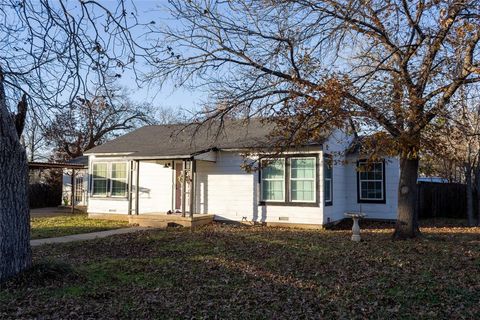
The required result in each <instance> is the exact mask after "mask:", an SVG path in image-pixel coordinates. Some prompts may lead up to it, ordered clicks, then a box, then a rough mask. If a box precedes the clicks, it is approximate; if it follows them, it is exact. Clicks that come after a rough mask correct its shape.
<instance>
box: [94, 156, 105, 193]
mask: <svg viewBox="0 0 480 320" xmlns="http://www.w3.org/2000/svg"><path fill="white" fill-rule="evenodd" d="M107 190H108V163H106V162H101V163H94V164H93V170H92V195H93V196H99V197H106V196H107Z"/></svg>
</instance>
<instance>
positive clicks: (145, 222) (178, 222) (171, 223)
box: [88, 212, 214, 228]
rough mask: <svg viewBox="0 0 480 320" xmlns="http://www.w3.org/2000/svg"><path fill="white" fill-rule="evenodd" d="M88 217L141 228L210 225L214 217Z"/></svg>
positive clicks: (147, 215)
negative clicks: (116, 221)
mask: <svg viewBox="0 0 480 320" xmlns="http://www.w3.org/2000/svg"><path fill="white" fill-rule="evenodd" d="M88 217H89V218H91V219H105V220H123V221H128V222H129V223H130V224H136V225H139V226H141V227H157V228H166V227H175V226H182V227H187V228H191V227H199V226H203V225H206V224H210V223H212V221H213V217H214V215H213V214H194V215H193V217H190V216H189V215H188V213H187V216H185V217H182V215H181V214H180V213H172V214H166V213H164V212H158V213H146V214H139V215H125V214H97V213H89V214H88Z"/></svg>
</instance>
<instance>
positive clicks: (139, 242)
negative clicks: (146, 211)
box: [0, 225, 480, 319]
mask: <svg viewBox="0 0 480 320" xmlns="http://www.w3.org/2000/svg"><path fill="white" fill-rule="evenodd" d="M391 231H392V230H391V229H369V230H365V232H364V233H363V238H364V241H362V242H361V243H353V242H351V241H350V240H349V236H350V232H349V231H347V230H337V231H312V230H310V231H307V230H291V229H278V228H264V227H250V228H249V227H233V226H223V225H215V226H209V227H206V228H202V229H199V230H196V231H194V232H190V231H188V230H181V229H180V230H169V231H151V232H143V233H138V234H129V235H122V236H115V237H110V238H106V239H98V240H94V241H88V242H82V243H70V244H62V245H51V246H43V247H39V248H36V249H34V256H35V261H39V262H40V261H43V259H44V258H48V259H50V260H53V261H55V260H57V261H58V260H59V261H63V262H64V263H67V264H69V265H71V266H73V269H74V270H73V271H74V272H75V276H74V277H72V276H65V277H62V276H60V277H58V278H51V277H49V278H47V280H45V281H42V282H41V285H40V284H36V283H37V282H35V281H33V282H32V283H31V284H30V285H25V282H22V281H11V282H9V283H8V284H7V285H6V286H5V287H4V288H3V290H1V291H0V318H2V319H10V318H11V319H31V318H47V319H48V318H59V319H63V318H75V319H86V318H95V319H97V318H101V319H112V318H137V319H155V318H170V319H178V318H195V319H204V318H229V319H233V318H236V319H262V318H263V319H272V318H275V319H288V318H290V319H295V318H343V319H351V318H354V319H355V318H358V319H387V318H391V319H396V318H402V319H410V318H420V319H422V318H423V319H432V318H438V319H459V318H469V319H475V318H477V319H478V318H479V317H480V229H479V228H464V227H444V228H423V229H422V231H423V234H424V237H423V238H422V239H418V240H409V241H392V240H391V239H390V234H391Z"/></svg>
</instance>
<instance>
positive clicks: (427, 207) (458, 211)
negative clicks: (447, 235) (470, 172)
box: [418, 182, 476, 219]
mask: <svg viewBox="0 0 480 320" xmlns="http://www.w3.org/2000/svg"><path fill="white" fill-rule="evenodd" d="M475 205H476V196H474V210H475ZM474 212H476V211H474ZM418 217H419V218H420V219H425V218H458V219H465V218H466V217H467V193H466V186H465V185H464V184H459V183H432V182H420V183H419V184H418Z"/></svg>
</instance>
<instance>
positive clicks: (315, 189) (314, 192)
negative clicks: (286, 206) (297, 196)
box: [288, 157, 318, 203]
mask: <svg viewBox="0 0 480 320" xmlns="http://www.w3.org/2000/svg"><path fill="white" fill-rule="evenodd" d="M294 159H312V160H313V178H308V179H306V178H301V179H299V178H292V160H294ZM289 160H290V176H289V177H288V183H289V186H290V188H289V189H290V190H289V191H290V194H289V196H290V202H301V203H315V202H317V170H318V168H317V158H316V157H290V158H289ZM298 180H303V181H307V180H312V181H313V200H311V201H308V200H293V198H292V181H298Z"/></svg>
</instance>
